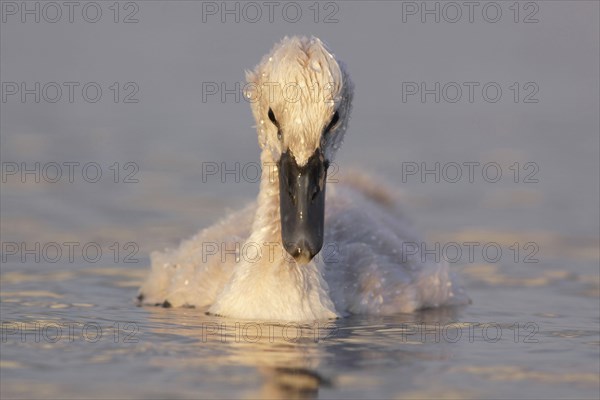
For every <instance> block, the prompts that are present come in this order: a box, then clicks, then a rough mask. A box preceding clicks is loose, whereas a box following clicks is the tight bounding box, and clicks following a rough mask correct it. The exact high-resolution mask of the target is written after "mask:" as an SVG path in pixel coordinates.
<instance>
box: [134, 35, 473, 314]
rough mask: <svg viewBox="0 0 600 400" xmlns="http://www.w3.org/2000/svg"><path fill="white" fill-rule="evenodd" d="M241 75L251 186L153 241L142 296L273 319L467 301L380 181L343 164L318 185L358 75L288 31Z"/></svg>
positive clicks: (344, 123)
mask: <svg viewBox="0 0 600 400" xmlns="http://www.w3.org/2000/svg"><path fill="white" fill-rule="evenodd" d="M246 75H247V76H246V78H247V81H248V85H246V91H245V93H244V95H245V96H247V97H248V99H250V100H251V101H250V103H251V106H252V112H253V115H254V118H255V120H256V128H257V133H258V141H259V144H260V147H261V149H262V153H261V163H262V166H263V168H262V171H261V182H260V192H259V195H258V198H257V200H256V202H255V203H254V204H251V205H250V206H248V207H246V208H244V209H243V210H241V211H238V212H236V213H234V214H231V215H229V216H228V217H227V218H225V219H224V220H222V221H220V222H219V223H217V224H215V225H213V226H211V227H209V228H206V229H204V230H202V231H200V232H199V233H198V234H196V235H195V236H193V237H192V238H190V239H188V240H186V241H184V242H182V243H181V244H180V245H179V247H178V248H176V249H170V250H165V251H164V252H154V253H153V254H152V255H151V258H152V269H151V272H150V275H149V276H148V278H147V279H146V281H145V283H144V284H143V285H142V287H141V289H140V293H139V296H138V299H139V300H140V303H142V304H151V305H163V306H165V307H169V306H172V307H179V306H192V307H198V308H204V309H207V311H208V313H210V314H214V315H220V316H224V317H231V318H243V319H254V320H276V321H277V320H282V321H313V320H323V319H329V318H337V317H343V316H347V315H350V314H375V315H390V314H395V313H409V312H413V311H415V310H417V309H421V308H429V307H437V306H442V305H460V304H467V303H468V302H469V298H468V297H467V296H466V294H465V293H464V291H463V289H462V288H461V287H460V286H459V285H458V284H456V283H455V281H454V278H453V277H452V276H451V274H450V272H449V270H448V264H447V263H446V262H441V263H436V262H433V261H432V260H427V259H425V260H423V259H422V257H421V255H422V253H421V252H420V251H414V249H415V248H416V247H415V246H418V247H420V246H421V243H422V242H421V241H420V240H419V238H418V237H417V236H415V235H414V234H413V233H412V230H411V227H410V224H409V222H408V221H407V220H406V219H405V218H404V217H403V216H402V214H401V212H400V210H399V208H398V203H399V202H398V200H397V199H398V197H397V195H396V194H395V192H394V191H393V190H391V189H390V188H388V187H387V185H386V184H384V183H378V182H376V181H375V180H373V179H372V178H370V177H368V176H366V175H365V174H363V173H360V172H354V173H348V174H344V176H343V177H342V178H340V179H339V181H336V182H335V183H332V182H329V184H327V196H326V195H325V187H326V182H327V171H328V167H329V166H330V163H331V162H332V160H333V158H334V156H335V153H336V152H337V150H338V149H339V147H340V145H341V143H342V139H343V137H344V133H345V131H346V128H347V126H348V120H349V116H350V110H351V105H352V97H353V84H352V82H351V80H350V77H349V75H348V73H347V71H346V69H345V67H344V65H343V64H342V63H341V62H340V61H339V60H338V59H337V58H336V57H335V56H334V55H333V54H332V53H331V52H330V51H329V50H328V49H327V48H326V46H325V45H324V44H323V42H322V41H321V40H319V39H318V38H315V37H312V38H306V37H286V38H284V39H283V40H282V41H281V42H279V43H278V44H276V45H275V47H274V48H273V49H272V50H271V52H270V53H269V54H268V55H266V56H265V57H264V58H263V59H262V61H261V62H260V64H259V65H258V66H257V67H256V69H255V70H254V71H252V72H247V74H246ZM292 86H293V90H295V91H296V92H295V93H296V94H295V95H294V98H293V99H291V98H290V96H291V95H290V93H289V92H288V93H286V92H285V91H286V90H288V91H289V90H290V87H292ZM292 100H293V101H292ZM340 175H341V174H340ZM407 244H410V246H407ZM407 249H410V250H411V251H410V252H408V251H407ZM430 258H433V257H430Z"/></svg>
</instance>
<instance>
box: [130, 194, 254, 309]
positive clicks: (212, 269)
mask: <svg viewBox="0 0 600 400" xmlns="http://www.w3.org/2000/svg"><path fill="white" fill-rule="evenodd" d="M255 210H256V204H254V203H253V204H251V205H249V206H248V207H246V208H244V209H242V210H240V211H238V212H236V213H233V214H231V215H229V216H228V217H226V218H225V219H223V220H221V221H220V222H218V223H216V224H215V225H212V226H211V227H209V228H206V229H203V230H201V231H200V232H198V233H197V234H196V235H195V236H193V237H191V238H190V239H187V240H185V241H183V242H182V243H181V244H180V245H179V247H177V248H175V249H167V250H165V251H162V252H153V253H152V254H151V255H150V257H151V261H152V268H151V271H150V275H149V276H148V278H147V279H146V281H145V283H144V284H143V285H142V287H141V289H140V296H139V297H138V298H139V299H140V301H141V302H142V303H144V304H152V305H155V304H163V305H165V306H174V307H178V306H183V305H188V306H195V307H206V306H208V305H210V304H212V302H213V301H214V299H215V297H216V295H217V294H218V291H219V289H220V288H222V287H223V286H224V285H225V283H226V282H227V281H228V280H229V277H230V276H231V273H232V271H233V267H234V265H235V264H236V262H237V258H236V257H238V256H236V254H234V253H235V251H236V250H238V249H239V246H241V245H242V244H243V243H244V241H245V240H246V239H247V238H248V236H249V234H250V228H251V226H252V219H253V217H254V213H255Z"/></svg>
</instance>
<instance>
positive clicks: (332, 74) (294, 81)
mask: <svg viewBox="0 0 600 400" xmlns="http://www.w3.org/2000/svg"><path fill="white" fill-rule="evenodd" d="M246 75H247V76H246V78H247V80H248V85H246V91H245V96H246V97H247V99H248V100H249V101H250V103H251V104H252V112H253V114H254V118H255V119H256V127H257V131H258V139H259V144H260V146H261V147H262V148H263V151H269V152H270V153H271V155H272V159H273V160H276V163H277V167H278V168H277V169H278V176H279V192H280V193H279V194H280V210H281V211H280V212H281V235H282V242H283V245H284V247H285V249H286V250H287V251H288V253H290V254H291V255H292V256H293V257H294V258H295V259H296V261H297V262H298V263H306V262H308V261H310V260H311V259H312V258H313V257H314V256H315V255H316V254H317V253H318V252H319V251H320V250H321V247H322V246H323V232H324V215H325V181H326V176H327V168H328V166H329V163H330V162H331V161H332V160H333V158H334V156H335V153H336V152H337V150H338V148H339V147H340V145H341V144H342V140H343V137H344V133H345V131H346V127H347V125H348V119H349V117H350V109H351V106H352V94H353V85H352V82H351V81H350V78H349V76H348V74H347V73H346V71H345V69H344V67H343V65H342V64H341V63H340V62H339V61H338V60H337V59H336V58H335V56H334V55H333V54H332V53H331V52H330V51H329V50H327V48H326V47H325V45H324V44H323V42H321V40H319V39H318V38H315V37H313V38H306V37H291V38H287V37H286V38H284V39H283V40H282V41H281V42H280V43H278V44H276V45H275V47H274V48H273V49H272V50H271V52H270V53H269V54H268V55H266V56H265V57H264V58H263V59H262V61H261V63H260V64H259V65H258V66H257V67H256V69H255V70H254V71H252V72H248V73H247V74H246Z"/></svg>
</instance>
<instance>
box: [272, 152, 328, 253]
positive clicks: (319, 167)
mask: <svg viewBox="0 0 600 400" xmlns="http://www.w3.org/2000/svg"><path fill="white" fill-rule="evenodd" d="M326 178H327V162H326V161H325V158H324V157H323V153H321V150H320V149H317V150H316V151H315V152H314V153H313V155H312V156H310V158H309V159H308V161H307V163H306V165H303V166H302V167H299V166H298V164H297V163H296V159H295V158H294V155H293V154H292V153H291V152H290V150H288V151H287V152H285V153H284V154H283V155H282V156H281V158H280V159H279V204H280V213H281V239H282V241H283V246H284V247H285V250H286V251H287V252H288V253H290V255H291V256H292V257H294V259H295V260H296V262H298V263H299V264H306V263H308V262H309V261H310V260H312V258H313V257H314V256H315V255H316V254H317V253H318V252H319V251H320V250H321V247H323V233H324V229H323V227H324V222H325V180H326Z"/></svg>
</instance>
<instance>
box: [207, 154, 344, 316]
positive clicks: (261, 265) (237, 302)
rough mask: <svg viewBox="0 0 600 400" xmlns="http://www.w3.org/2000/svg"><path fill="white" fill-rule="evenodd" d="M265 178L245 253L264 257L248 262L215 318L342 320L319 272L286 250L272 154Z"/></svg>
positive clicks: (264, 157) (215, 308)
mask: <svg viewBox="0 0 600 400" xmlns="http://www.w3.org/2000/svg"><path fill="white" fill-rule="evenodd" d="M261 162H262V166H263V168H262V176H261V182H260V192H259V194H258V199H257V202H258V206H257V209H256V214H255V216H254V222H253V224H252V233H251V234H250V237H249V238H248V239H247V240H246V243H245V245H244V248H250V247H252V248H253V249H255V250H256V249H258V250H259V251H260V256H259V257H254V254H256V253H253V256H252V259H248V257H243V259H242V260H241V262H240V263H239V264H236V266H235V267H234V271H233V274H232V277H231V279H230V281H229V282H228V284H227V285H226V286H225V288H224V289H223V291H222V292H221V293H220V294H219V296H218V297H217V299H216V301H215V303H214V304H213V305H212V306H211V308H210V310H209V311H210V312H212V313H215V314H219V315H223V316H227V317H234V318H246V319H269V320H291V321H301V320H317V319H327V318H335V317H337V316H338V315H337V313H336V311H335V306H334V305H333V302H332V301H331V299H330V298H329V294H328V291H329V287H328V286H327V282H325V280H324V279H323V276H322V274H321V271H320V268H319V266H318V265H317V264H316V263H315V262H314V261H311V262H309V263H308V264H306V265H298V264H297V263H296V262H295V261H294V259H293V258H292V257H291V256H290V255H289V254H287V253H286V251H285V250H284V248H283V245H282V244H281V242H282V240H281V222H280V214H279V178H278V171H277V168H276V163H275V162H274V161H273V159H272V157H271V155H270V153H269V152H268V151H266V150H265V151H263V152H262V154H261Z"/></svg>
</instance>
